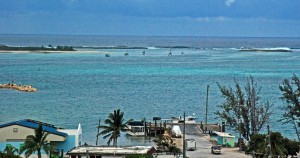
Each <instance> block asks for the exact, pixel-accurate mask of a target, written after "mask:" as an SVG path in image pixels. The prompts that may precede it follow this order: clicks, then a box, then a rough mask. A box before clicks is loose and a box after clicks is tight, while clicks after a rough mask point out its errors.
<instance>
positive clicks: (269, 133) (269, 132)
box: [267, 125, 272, 158]
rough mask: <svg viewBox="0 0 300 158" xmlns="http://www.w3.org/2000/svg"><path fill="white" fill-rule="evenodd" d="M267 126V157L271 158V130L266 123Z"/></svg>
mask: <svg viewBox="0 0 300 158" xmlns="http://www.w3.org/2000/svg"><path fill="white" fill-rule="evenodd" d="M267 128H268V136H269V140H268V144H269V145H268V147H269V156H268V157H269V158H272V146H271V131H270V126H269V125H267Z"/></svg>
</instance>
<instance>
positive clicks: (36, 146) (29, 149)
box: [20, 124, 54, 158]
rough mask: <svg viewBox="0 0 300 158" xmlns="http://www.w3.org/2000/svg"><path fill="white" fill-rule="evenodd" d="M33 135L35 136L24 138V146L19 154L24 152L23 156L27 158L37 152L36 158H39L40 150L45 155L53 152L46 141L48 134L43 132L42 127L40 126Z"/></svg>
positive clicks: (52, 148)
mask: <svg viewBox="0 0 300 158" xmlns="http://www.w3.org/2000/svg"><path fill="white" fill-rule="evenodd" d="M34 133H35V135H29V136H27V137H26V140H25V142H24V146H22V147H21V149H20V153H23V152H24V151H26V152H25V156H26V157H29V156H30V155H32V154H33V153H34V152H37V155H38V158H41V157H42V155H41V150H42V149H43V150H44V151H45V153H46V154H48V153H49V152H52V151H54V147H53V146H52V145H51V144H50V143H49V142H48V141H47V140H46V139H47V136H48V135H49V133H47V132H45V131H44V130H43V126H42V125H41V124H40V125H39V126H38V128H36V129H35V130H34Z"/></svg>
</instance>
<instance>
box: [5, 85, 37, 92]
mask: <svg viewBox="0 0 300 158" xmlns="http://www.w3.org/2000/svg"><path fill="white" fill-rule="evenodd" d="M0 88H6V89H14V90H18V91H22V92H36V91H37V89H36V88H33V87H32V85H17V84H13V83H7V84H0Z"/></svg>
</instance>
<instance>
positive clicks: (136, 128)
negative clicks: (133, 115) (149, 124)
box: [127, 121, 145, 136]
mask: <svg viewBox="0 0 300 158" xmlns="http://www.w3.org/2000/svg"><path fill="white" fill-rule="evenodd" d="M127 127H128V129H130V131H127V134H128V135H131V136H144V135H145V124H144V122H142V121H132V122H129V123H127Z"/></svg>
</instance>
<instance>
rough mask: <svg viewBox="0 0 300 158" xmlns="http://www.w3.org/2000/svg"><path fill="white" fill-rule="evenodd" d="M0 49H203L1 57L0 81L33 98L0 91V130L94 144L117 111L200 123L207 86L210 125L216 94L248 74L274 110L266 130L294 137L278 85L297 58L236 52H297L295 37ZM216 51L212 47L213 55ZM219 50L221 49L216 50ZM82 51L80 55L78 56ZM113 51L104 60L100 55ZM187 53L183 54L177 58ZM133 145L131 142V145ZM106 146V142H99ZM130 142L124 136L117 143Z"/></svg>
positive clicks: (21, 38) (43, 41)
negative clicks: (76, 131) (50, 133)
mask: <svg viewBox="0 0 300 158" xmlns="http://www.w3.org/2000/svg"><path fill="white" fill-rule="evenodd" d="M0 44H6V45H15V46H20V45H21V46H26V45H35V46H40V45H48V44H52V45H73V46H74V45H77V46H78V45H80V46H112V45H114V46H116V45H129V46H145V47H155V46H174V45H177V46H178V45H180V46H191V47H198V48H208V49H172V53H173V56H167V54H168V53H169V49H148V50H145V51H146V55H145V56H142V55H141V52H142V51H144V50H128V53H129V56H123V53H124V52H125V51H126V50H94V51H96V52H85V53H84V52H81V51H78V52H77V53H53V54H43V53H0V83H7V82H11V81H12V80H13V81H14V82H15V83H21V84H32V85H33V86H34V87H36V88H38V90H39V91H38V92H36V93H24V92H18V91H12V90H0V124H2V123H7V122H11V121H16V120H20V119H25V118H31V119H36V120H39V121H42V122H47V123H50V124H54V125H56V126H58V127H64V128H76V127H77V125H78V123H81V124H82V127H83V139H84V141H86V142H88V143H90V144H93V143H94V142H95V135H96V132H97V129H96V125H97V123H98V119H99V118H101V120H102V123H103V120H104V119H105V118H106V116H107V115H108V114H109V113H110V112H112V111H113V110H114V109H117V108H120V109H121V110H122V111H124V112H125V117H126V119H129V118H133V119H142V118H144V117H146V118H147V119H148V120H151V118H152V117H154V116H160V117H163V118H170V117H171V116H179V115H182V114H183V112H184V111H185V112H186V113H187V114H192V113H195V114H196V115H197V116H198V117H199V119H198V121H201V120H204V118H205V97H206V86H207V85H210V91H209V112H208V113H209V116H208V117H209V122H211V123H217V122H218V123H220V122H221V120H220V119H215V117H216V116H215V115H214V112H215V111H216V110H217V105H220V104H222V102H223V99H222V98H221V94H220V92H219V90H218V88H217V84H216V83H217V82H219V83H220V84H222V85H233V84H234V79H237V80H238V81H239V82H240V83H241V84H243V83H245V82H246V80H247V77H249V75H252V76H253V77H254V78H255V80H256V81H257V83H258V84H259V86H261V87H262V90H261V97H262V98H263V100H266V99H268V100H269V101H270V102H271V103H273V104H274V106H273V108H272V110H273V111H274V114H273V115H272V119H271V120H270V125H271V130H273V131H280V132H282V133H283V135H284V136H287V137H289V138H292V139H294V138H296V135H295V134H294V130H293V128H292V126H291V125H281V123H278V122H277V120H278V119H280V117H281V115H282V113H283V111H282V110H281V109H280V107H282V106H283V105H284V102H283V101H281V100H280V99H279V97H280V96H281V92H280V90H279V88H278V87H279V85H280V84H281V82H282V81H283V79H285V78H288V79H290V78H291V77H292V75H293V73H295V74H297V75H298V76H299V75H300V62H299V61H300V52H299V49H294V51H293V52H239V51H237V50H236V49H231V48H239V47H290V48H300V39H299V38H217V37H212V38H209V37H127V36H122V37H118V36H50V35H47V36H46V35H38V36H34V35H0ZM211 48H214V49H211ZM215 48H218V49H215ZM80 52H81V53H80ZM106 52H110V53H111V57H110V58H105V57H104V54H103V53H106ZM181 52H184V55H181ZM134 141H136V140H134ZM100 142H101V144H105V143H106V141H105V140H101V141H100ZM119 143H121V144H123V145H125V144H127V145H128V144H131V143H132V142H131V139H130V138H129V137H123V138H122V139H121V141H120V142H119Z"/></svg>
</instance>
